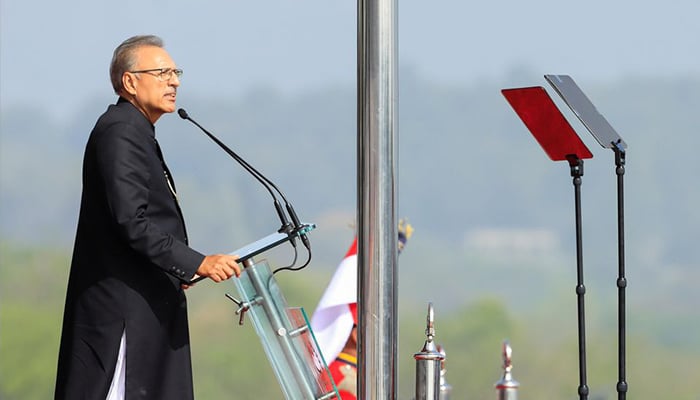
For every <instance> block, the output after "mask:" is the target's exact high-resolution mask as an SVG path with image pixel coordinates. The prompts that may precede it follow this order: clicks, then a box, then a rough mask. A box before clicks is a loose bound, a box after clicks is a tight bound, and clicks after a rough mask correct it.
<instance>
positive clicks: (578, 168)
mask: <svg viewBox="0 0 700 400" xmlns="http://www.w3.org/2000/svg"><path fill="white" fill-rule="evenodd" d="M566 158H567V160H568V161H569V166H570V167H571V176H572V177H573V178H574V179H573V184H574V202H575V214H576V275H577V283H576V295H577V299H578V356H579V387H578V395H579V399H581V400H586V399H588V384H587V383H586V314H585V307H584V295H585V294H586V286H585V285H584V284H583V244H582V229H581V177H582V176H583V160H582V159H580V158H578V157H577V156H576V155H570V156H567V157H566Z"/></svg>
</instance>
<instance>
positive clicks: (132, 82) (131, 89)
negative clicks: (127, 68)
mask: <svg viewBox="0 0 700 400" xmlns="http://www.w3.org/2000/svg"><path fill="white" fill-rule="evenodd" d="M137 81H138V79H137V78H136V75H134V74H130V73H128V72H125V73H124V75H122V86H124V90H125V91H126V92H127V93H129V94H130V95H132V96H135V95H136V86H137V83H136V82H137Z"/></svg>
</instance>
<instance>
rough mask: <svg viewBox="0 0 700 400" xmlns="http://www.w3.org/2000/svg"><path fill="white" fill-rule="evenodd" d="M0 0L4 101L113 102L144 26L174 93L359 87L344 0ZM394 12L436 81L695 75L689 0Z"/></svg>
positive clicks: (460, 5)
mask: <svg viewBox="0 0 700 400" xmlns="http://www.w3.org/2000/svg"><path fill="white" fill-rule="evenodd" d="M0 4H1V5H0V30H1V31H0V51H1V53H0V102H1V106H2V107H3V108H5V107H7V106H8V105H12V104H16V103H18V102H23V103H28V102H35V103H36V104H38V105H39V106H42V107H47V108H48V107H51V108H53V109H54V110H55V112H56V113H62V112H70V113H71V114H72V113H73V112H75V111H77V112H79V110H76V108H79V106H80V105H81V104H84V102H85V101H87V100H91V99H93V98H94V97H95V96H104V97H105V99H107V101H111V100H112V99H113V96H112V95H111V92H110V86H109V80H108V72H107V71H108V64H109V61H110V58H111V54H112V51H113V49H114V47H116V46H117V45H118V44H119V42H121V41H122V40H123V39H125V38H127V37H129V36H131V35H134V34H142V33H154V34H157V35H159V36H161V37H162V38H163V39H164V40H165V42H166V47H167V49H168V50H169V51H170V53H171V55H172V56H173V58H174V59H175V61H176V62H177V63H178V65H179V66H180V67H181V68H183V69H184V70H185V75H184V76H183V80H182V84H183V86H182V88H181V94H184V93H183V92H185V93H186V91H192V92H197V93H202V92H204V93H205V94H209V93H211V94H212V95H219V94H240V93H243V92H245V91H247V90H250V89H251V88H255V87H259V86H261V85H263V86H269V87H273V88H277V89H279V90H280V91H283V92H296V91H299V90H302V89H306V88H318V87H322V86H327V85H329V84H332V85H343V86H349V87H354V85H355V77H356V68H357V59H356V40H357V39H356V38H357V27H356V26H357V19H356V9H357V3H356V2H354V1H348V0H344V1H338V0H308V1H307V0H296V1H291V0H246V1H239V0H228V1H212V0H201V1H196V2H193V1H183V0H167V1H165V0H125V1H121V2H104V1H95V0H67V1H48V0H45V1H36V0H1V3H0ZM398 16H399V18H398V31H399V39H398V40H399V64H400V67H401V68H402V70H404V68H409V69H412V70H413V71H415V72H417V73H419V74H421V76H423V77H425V78H427V79H432V80H436V81H441V82H454V83H455V84H467V85H468V84H472V83H475V82H476V81H477V80H483V79H490V80H493V79H502V78H503V77H505V76H507V75H508V74H509V71H513V70H518V69H523V68H526V69H527V70H532V71H533V78H534V79H535V81H533V84H542V83H544V82H543V81H542V80H541V75H542V74H545V73H557V74H569V75H572V76H573V77H574V78H576V80H578V81H585V80H607V79H611V78H616V77H619V76H622V75H625V74H633V75H642V76H644V75H669V76H673V75H678V74H683V75H689V74H700V23H698V16H700V1H697V0H666V1H650V0H612V1H611V0H589V1H586V2H567V1H555V0H530V1H523V0H490V1H480V2H474V1H465V0H431V1H416V0H401V1H398ZM400 79H401V75H400ZM98 99H101V97H98ZM92 117H94V116H91V118H92Z"/></svg>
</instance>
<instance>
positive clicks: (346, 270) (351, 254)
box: [311, 237, 357, 364]
mask: <svg viewBox="0 0 700 400" xmlns="http://www.w3.org/2000/svg"><path fill="white" fill-rule="evenodd" d="M356 302H357V237H355V239H354V240H353V242H352V245H350V248H349V249H348V251H347V253H346V254H345V257H344V258H343V260H342V261H341V262H340V264H339V265H338V267H337V268H336V270H335V273H334V274H333V277H332V278H331V281H330V283H328V287H326V291H325V292H323V296H321V300H320V301H319V302H318V306H317V307H316V311H315V312H314V314H313V315H312V316H311V329H312V330H313V332H314V336H315V337H316V342H318V347H319V348H320V350H321V354H322V355H323V359H324V360H325V361H326V364H330V363H331V362H333V360H335V358H336V357H337V356H338V354H339V353H340V351H341V350H343V347H344V346H345V342H346V341H347V340H348V337H349V336H350V332H352V327H353V325H355V319H356V316H353V313H352V312H351V310H350V306H349V305H350V304H354V303H356Z"/></svg>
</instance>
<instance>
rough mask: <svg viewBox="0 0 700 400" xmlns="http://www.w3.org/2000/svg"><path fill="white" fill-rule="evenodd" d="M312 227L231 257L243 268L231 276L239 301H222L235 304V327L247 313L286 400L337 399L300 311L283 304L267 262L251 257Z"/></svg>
mask: <svg viewBox="0 0 700 400" xmlns="http://www.w3.org/2000/svg"><path fill="white" fill-rule="evenodd" d="M314 228H315V225H313V224H304V225H303V226H302V228H301V229H298V230H296V231H295V232H292V233H286V232H282V233H280V232H276V233H273V234H271V235H268V236H266V237H264V238H262V239H260V240H258V241H255V242H253V243H251V244H249V245H247V246H245V247H242V248H240V249H238V250H236V251H234V252H232V253H231V254H236V255H238V256H239V259H238V262H239V263H240V264H241V265H242V266H243V267H244V268H243V271H242V272H241V275H240V276H239V277H238V278H237V279H236V278H234V282H235V284H236V288H237V289H238V293H239V295H240V297H241V299H240V300H238V299H235V298H234V297H233V296H231V295H229V294H226V297H228V298H229V299H230V300H231V301H233V302H234V303H236V304H237V305H238V309H237V310H236V314H237V315H239V321H238V323H239V324H240V325H243V320H244V316H245V314H246V313H249V315H250V317H251V319H252V320H253V325H254V327H255V331H256V332H257V334H258V336H259V337H260V340H261V341H262V344H263V348H264V349H265V353H266V355H267V358H268V360H269V361H270V364H271V365H272V369H273V370H274V372H275V376H276V377H277V380H278V382H279V384H280V387H281V389H282V392H283V393H284V396H285V398H286V399H294V400H296V399H304V400H306V399H309V400H327V399H335V398H340V397H339V395H338V391H337V389H336V387H335V384H334V383H333V378H332V377H331V374H330V371H329V370H328V367H327V365H326V362H325V361H324V359H323V356H322V355H321V352H320V350H319V348H318V344H317V343H316V339H315V337H314V335H313V331H312V330H311V325H310V324H309V320H308V317H307V316H306V313H305V311H304V309H303V308H300V307H288V306H287V301H286V300H285V298H284V295H283V294H282V291H281V289H280V288H279V286H278V285H277V281H276V280H275V278H274V276H273V273H272V272H271V271H270V267H269V265H268V263H267V261H265V260H261V261H258V262H256V261H254V259H253V257H255V256H256V255H260V254H262V253H263V252H265V251H267V250H270V249H272V248H274V247H276V246H278V245H280V244H283V243H285V242H288V241H292V240H295V239H296V237H298V236H301V235H305V234H306V233H307V232H309V231H311V230H312V229H314Z"/></svg>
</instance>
